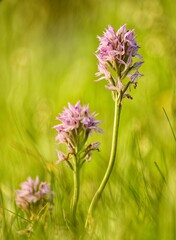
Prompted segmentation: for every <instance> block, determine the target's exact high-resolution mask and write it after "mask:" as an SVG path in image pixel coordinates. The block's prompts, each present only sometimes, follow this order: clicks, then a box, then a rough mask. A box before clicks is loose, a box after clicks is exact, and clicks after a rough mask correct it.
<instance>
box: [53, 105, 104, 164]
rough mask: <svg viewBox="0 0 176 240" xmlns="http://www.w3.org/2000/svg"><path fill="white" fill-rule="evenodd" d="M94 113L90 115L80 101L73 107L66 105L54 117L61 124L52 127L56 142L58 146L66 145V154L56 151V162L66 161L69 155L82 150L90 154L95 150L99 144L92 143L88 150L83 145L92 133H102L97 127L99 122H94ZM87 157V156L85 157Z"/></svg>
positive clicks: (86, 107) (87, 108)
mask: <svg viewBox="0 0 176 240" xmlns="http://www.w3.org/2000/svg"><path fill="white" fill-rule="evenodd" d="M96 115H97V114H96V113H95V112H94V113H92V114H90V112H89V107H88V106H87V105H84V106H81V104H80V101H78V102H77V103H76V104H75V105H72V104H70V103H68V108H66V107H65V108H64V110H63V112H62V113H61V114H59V116H58V117H56V119H57V120H59V121H60V122H61V123H60V124H58V125H56V126H54V128H55V129H56V130H57V136H56V140H57V141H58V143H59V144H61V143H63V144H66V145H67V147H68V154H67V155H65V154H64V153H63V152H60V151H58V159H59V160H58V161H57V163H58V162H60V161H62V160H68V158H69V155H70V154H78V153H79V152H81V151H82V156H83V155H84V154H83V150H85V151H84V152H87V151H88V150H89V151H88V152H87V154H88V153H89V154H90V151H92V150H97V149H98V146H99V143H97V142H96V143H93V144H92V147H91V148H90V147H89V149H87V148H85V144H86V142H87V139H88V137H89V135H90V134H92V132H93V131H97V132H100V133H101V132H102V130H101V129H100V128H99V127H98V125H99V123H100V121H99V120H96V119H95V117H96ZM87 156H88V155H87Z"/></svg>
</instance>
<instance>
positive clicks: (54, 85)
mask: <svg viewBox="0 0 176 240" xmlns="http://www.w3.org/2000/svg"><path fill="white" fill-rule="evenodd" d="M175 9H176V2H174V1H171V0H160V1H159V0H147V1H140V0H123V1H120V0H96V1H95V0H84V1H83V0H82V1H81V0H74V1H73V0H58V1H57V0H37V1H36V0H30V1H29V0H2V1H1V2H0V122H1V130H0V188H1V192H2V196H3V202H4V203H3V204H4V205H3V206H4V207H5V208H7V209H11V210H13V209H14V199H15V191H14V190H15V189H17V188H19V184H20V183H21V182H22V181H24V180H26V179H27V177H28V176H31V177H33V178H34V177H35V176H36V175H39V176H40V178H41V179H42V180H46V181H49V182H50V183H51V185H52V187H53V189H54V190H55V191H56V192H57V193H56V195H57V200H56V203H55V205H56V215H57V214H60V215H59V216H61V215H62V210H61V209H62V208H66V209H67V208H68V206H67V205H69V197H70V195H71V191H72V176H71V173H70V172H69V169H67V168H66V166H65V165H64V164H60V165H57V166H56V165H55V164H54V163H55V161H56V160H57V156H56V151H55V149H56V148H57V146H56V143H55V136H56V132H55V130H54V129H52V127H53V126H54V125H55V124H57V122H56V120H55V117H56V115H57V114H58V113H59V112H61V111H62V109H63V106H65V105H67V102H71V103H73V104H75V103H76V102H77V100H79V99H80V100H81V103H82V104H88V103H89V106H90V110H91V112H93V111H96V112H98V113H99V115H98V117H97V118H98V119H101V120H102V123H101V128H102V129H103V130H104V134H103V135H101V136H98V134H95V136H93V137H92V141H93V140H96V141H100V142H101V147H100V150H101V151H100V153H95V155H94V157H93V159H92V161H91V162H90V163H87V164H86V165H85V166H84V168H83V172H82V176H81V179H82V180H81V181H82V183H81V191H82V196H81V199H80V210H79V212H80V216H81V214H82V215H85V214H86V211H87V207H88V204H89V202H90V200H91V197H92V196H93V193H94V192H95V190H96V189H97V186H98V183H99V181H100V180H101V179H102V176H103V174H104V171H105V168H106V166H107V162H108V157H109V151H110V146H111V131H112V122H113V101H112V98H111V94H110V91H108V90H106V89H105V88H104V85H105V82H103V81H102V82H98V83H95V82H94V80H95V73H96V71H97V60H96V57H95V54H94V53H95V51H96V49H97V46H98V40H97V37H96V36H97V35H100V36H101V35H102V32H103V30H104V28H106V27H107V26H108V24H110V25H112V26H113V27H114V28H115V29H118V28H119V27H120V26H121V25H123V24H124V23H126V24H127V28H128V29H133V28H134V29H135V32H136V35H137V42H138V44H139V45H140V46H141V48H140V51H139V53H140V54H141V55H142V56H143V58H144V62H145V63H144V64H143V66H142V68H141V71H140V72H141V73H143V74H144V77H142V78H140V79H139V84H138V87H137V89H136V90H134V89H132V96H133V100H132V101H130V100H126V99H125V100H124V103H123V111H122V118H121V123H120V135H119V148H118V156H117V161H116V166H115V169H114V172H113V174H112V176H111V181H110V183H109V184H108V186H107V188H106V190H105V192H104V195H103V197H102V201H101V204H100V206H99V211H98V212H97V216H96V217H97V219H99V221H97V222H98V224H97V228H96V230H95V237H94V238H95V239H112V236H113V239H117V240H119V239H123V240H125V239H127V240H130V239H135V240H136V239H139V240H145V239H147V240H148V239H152V240H153V239H158V240H165V239H167V240H169V239H173V240H174V239H176V203H175V199H176V174H175V172H176V142H175V141H174V137H173V134H172V131H171V128H170V126H169V122H168V120H167V118H166V115H165V114H164V111H163V108H164V109H165V111H166V113H167V115H168V117H169V120H170V122H171V124H172V127H173V129H176V77H175V69H176V58H175V56H176V44H175V42H176V15H175ZM174 131H175V130H174ZM1 206H2V205H1ZM1 212H2V210H1ZM6 214H7V216H6V217H7V219H8V218H9V219H11V215H10V214H8V213H6ZM55 219H57V216H56V217H55ZM100 219H101V221H100ZM2 221H3V220H2ZM9 221H10V220H9ZM56 222H57V221H56ZM1 224H2V223H1ZM57 224H59V223H58V222H57ZM57 224H56V225H57ZM61 224H62V221H61ZM58 231H59V230H58ZM3 234H4V233H1V236H2V238H3V237H4V236H5V235H3ZM9 239H10V238H9ZM15 239H16V238H15ZM46 239H47V238H46ZM51 239H54V234H53V235H52V238H51ZM63 239H64V238H63Z"/></svg>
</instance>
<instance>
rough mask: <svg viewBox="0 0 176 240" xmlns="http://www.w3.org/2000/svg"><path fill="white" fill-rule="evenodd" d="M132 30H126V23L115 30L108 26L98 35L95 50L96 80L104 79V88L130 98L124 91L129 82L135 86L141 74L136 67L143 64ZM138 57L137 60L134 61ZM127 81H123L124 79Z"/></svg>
mask: <svg viewBox="0 0 176 240" xmlns="http://www.w3.org/2000/svg"><path fill="white" fill-rule="evenodd" d="M134 34H135V33H134V30H130V31H127V30H126V24H125V25H123V26H122V27H121V28H120V29H119V30H118V31H117V32H115V30H114V28H113V27H111V26H108V28H107V29H106V31H105V32H104V35H103V36H102V37H98V39H99V41H100V45H99V47H98V49H97V51H96V57H97V59H98V72H97V74H96V75H97V77H99V78H98V80H97V81H100V80H103V79H106V80H107V81H108V84H107V85H106V88H107V89H109V90H111V91H113V92H117V93H118V94H120V93H122V94H123V97H128V98H132V97H131V96H130V95H129V94H127V93H126V90H127V89H128V87H129V85H130V84H134V86H135V87H136V86H137V79H138V78H139V77H141V76H143V75H142V74H140V73H139V71H138V69H139V68H140V66H141V65H142V64H143V61H142V57H141V55H139V54H138V49H139V45H138V44H137V43H136V41H135V35H134ZM136 59H139V61H135V60H136ZM125 78H127V79H129V81H128V82H127V84H125V83H124V81H123V80H124V79H125Z"/></svg>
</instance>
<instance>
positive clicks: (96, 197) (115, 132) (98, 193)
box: [85, 96, 122, 229]
mask: <svg viewBox="0 0 176 240" xmlns="http://www.w3.org/2000/svg"><path fill="white" fill-rule="evenodd" d="M121 108H122V104H121V98H120V99H119V98H118V97H117V96H116V99H115V111H114V125H113V135H112V145H111V154H110V159H109V164H108V167H107V170H106V172H105V175H104V177H103V180H102V182H101V184H100V186H99V188H98V190H97V191H96V193H95V195H94V197H93V199H92V201H91V204H90V206H89V210H88V215H87V219H86V224H85V227H86V229H88V228H89V227H90V225H91V220H92V217H93V212H94V210H95V208H96V206H97V203H98V201H99V199H100V197H101V194H102V192H103V190H104V188H105V186H106V184H107V182H108V180H109V177H110V175H111V172H112V169H113V166H114V163H115V158H116V150H117V139H118V130H119V123H120V113H121Z"/></svg>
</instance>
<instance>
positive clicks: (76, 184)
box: [71, 156, 80, 225]
mask: <svg viewBox="0 0 176 240" xmlns="http://www.w3.org/2000/svg"><path fill="white" fill-rule="evenodd" d="M79 175H80V174H79V163H78V159H77V156H75V159H74V170H73V181H74V189H73V199H72V206H71V211H72V220H73V224H74V225H76V211H77V205H78V200H79V191H80V179H79Z"/></svg>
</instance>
